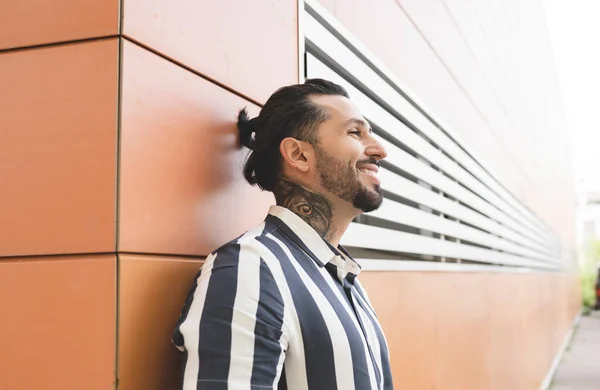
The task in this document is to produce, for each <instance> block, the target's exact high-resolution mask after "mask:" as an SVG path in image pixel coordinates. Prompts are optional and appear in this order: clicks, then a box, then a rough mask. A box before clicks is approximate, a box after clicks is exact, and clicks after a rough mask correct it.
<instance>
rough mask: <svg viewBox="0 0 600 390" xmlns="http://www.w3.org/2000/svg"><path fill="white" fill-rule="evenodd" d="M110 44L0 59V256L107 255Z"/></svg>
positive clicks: (112, 162) (110, 224)
mask: <svg viewBox="0 0 600 390" xmlns="http://www.w3.org/2000/svg"><path fill="white" fill-rule="evenodd" d="M117 48H118V47H117V40H116V39H108V40H102V41H95V42H89V43H80V44H69V45H59V46H52V47H46V48H40V49H29V50H20V51H14V52H4V53H2V54H0V91H7V92H9V93H4V94H2V95H0V107H2V115H0V129H2V131H0V183H4V184H3V185H2V191H0V237H1V238H0V256H16V255H37V254H62V253H81V252H88V253H89V252H109V251H114V250H115V181H116V138H117V137H116V124H117V70H118V60H117ZM6 183H8V184H6Z"/></svg>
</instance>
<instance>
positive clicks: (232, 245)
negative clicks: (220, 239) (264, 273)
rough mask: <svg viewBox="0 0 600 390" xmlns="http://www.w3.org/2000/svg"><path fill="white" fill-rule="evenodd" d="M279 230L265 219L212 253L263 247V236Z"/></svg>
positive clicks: (219, 253)
mask: <svg viewBox="0 0 600 390" xmlns="http://www.w3.org/2000/svg"><path fill="white" fill-rule="evenodd" d="M275 230H277V227H275V226H274V225H273V224H271V223H269V222H268V221H265V222H263V223H261V224H259V225H257V226H255V227H254V228H252V229H250V230H247V231H246V232H244V233H243V234H241V235H239V236H238V237H236V238H234V239H232V240H230V241H229V242H226V243H225V244H223V245H221V246H220V247H218V248H217V249H215V250H214V251H213V252H212V253H211V255H217V254H218V255H225V254H227V253H239V251H240V250H241V249H242V248H243V249H244V250H258V249H259V248H261V247H262V244H261V242H260V241H261V238H263V237H265V236H266V235H268V234H270V233H272V232H274V231H275Z"/></svg>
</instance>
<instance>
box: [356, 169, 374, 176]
mask: <svg viewBox="0 0 600 390" xmlns="http://www.w3.org/2000/svg"><path fill="white" fill-rule="evenodd" d="M359 171H360V172H362V173H366V174H367V175H369V176H373V177H377V171H374V170H372V169H367V168H360V169H359Z"/></svg>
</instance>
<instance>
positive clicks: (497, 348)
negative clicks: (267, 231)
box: [0, 0, 579, 390]
mask: <svg viewBox="0 0 600 390" xmlns="http://www.w3.org/2000/svg"><path fill="white" fill-rule="evenodd" d="M4 8H5V9H4V10H3V12H2V14H0V107H1V108H2V115H0V156H1V157H0V161H1V162H2V163H1V164H0V183H2V187H1V188H2V191H1V192H0V229H1V235H0V305H1V306H2V307H3V311H2V321H1V322H0V346H1V348H0V371H1V372H0V374H1V375H0V388H2V389H15V390H21V389H32V388H39V389H46V388H47V389H58V388H61V389H69V390H70V389H90V390H95V389H111V388H118V389H120V390H138V389H144V390H164V389H175V388H177V386H178V383H179V375H180V372H181V361H180V359H181V357H180V355H179V353H178V352H177V351H176V349H175V348H174V347H173V346H172V345H171V341H170V336H171V332H172V330H173V327H174V325H175V322H176V321H177V318H178V314H179V310H180V309H181V307H182V305H183V300H184V298H185V294H186V293H187V291H188V289H189V288H190V285H191V283H192V280H193V279H194V276H195V274H196V273H197V271H198V269H199V268H200V267H201V266H202V262H203V259H204V258H205V257H206V256H207V255H208V254H209V253H210V251H211V250H213V249H215V248H216V247H218V246H219V245H220V244H222V243H225V242H227V241H229V240H230V239H232V238H234V237H236V236H237V235H239V234H240V233H242V232H243V231H245V230H246V229H248V228H250V227H252V226H253V225H255V224H257V223H259V222H260V221H262V219H263V218H264V216H265V214H266V212H267V210H268V207H269V205H270V204H272V203H273V197H272V196H271V195H270V194H268V193H263V192H261V191H259V190H258V189H257V188H253V187H250V186H249V185H248V184H247V183H245V182H244V180H243V177H242V175H241V167H242V164H243V161H244V158H245V156H246V154H247V151H246V150H244V149H240V148H239V147H238V139H237V130H236V126H235V119H236V114H237V112H238V110H239V109H241V108H243V107H247V108H248V109H249V111H250V112H251V114H256V113H257V112H258V111H259V110H260V106H261V104H263V103H264V102H265V100H266V99H267V98H268V96H269V95H270V94H271V93H272V92H273V91H274V90H276V89H277V88H278V87H280V86H283V85H286V84H291V83H296V82H301V81H302V80H303V79H304V78H306V77H323V78H328V79H331V80H333V81H336V82H338V83H340V84H342V85H344V86H345V87H346V88H347V89H348V90H349V92H350V95H351V98H352V99H353V100H354V101H355V102H356V103H357V104H358V106H359V108H360V109H361V111H362V112H363V113H364V115H365V117H366V118H367V119H368V120H369V121H370V122H371V124H372V126H373V128H374V129H375V134H376V135H377V137H378V139H379V140H381V142H382V143H384V144H385V146H386V147H387V149H388V152H389V157H388V159H387V162H386V163H385V164H384V166H383V169H382V179H383V180H382V181H383V183H384V184H383V189H384V190H385V197H386V200H385V201H384V206H383V207H382V209H380V210H378V211H377V212H374V213H371V214H370V215H366V216H363V217H360V218H359V219H358V220H357V221H356V222H354V223H353V224H352V225H351V227H350V229H349V230H348V232H347V234H346V235H345V237H344V241H343V244H344V245H346V246H347V247H348V248H349V249H350V250H351V251H352V253H353V254H354V256H355V257H357V258H358V259H359V262H361V264H362V265H363V268H364V269H365V272H363V273H361V275H360V278H361V281H362V283H363V284H364V285H365V286H366V288H367V289H368V291H369V294H370V298H371V301H372V302H373V304H374V306H375V308H376V310H377V312H378V316H379V319H380V321H381V323H382V325H383V327H384V330H385V332H386V336H387V338H388V343H389V345H390V354H391V361H392V369H393V376H394V382H395V386H396V388H398V389H430V388H437V389H444V390H446V389H460V390H465V389H469V390H470V389H473V390H480V389H502V390H503V389H538V388H540V386H542V385H543V384H544V381H545V380H546V378H547V374H548V372H549V370H550V368H551V366H552V363H553V360H554V358H555V357H556V355H557V353H558V352H559V350H560V348H561V345H562V343H563V341H564V339H565V336H566V335H567V334H568V332H569V330H570V328H571V324H572V321H573V319H574V318H575V316H576V314H577V312H578V311H579V285H578V281H577V276H576V273H575V268H574V264H575V258H574V255H573V253H574V250H575V246H576V239H575V200H576V196H575V193H574V185H573V179H572V173H571V171H570V166H571V163H570V159H571V157H570V155H569V139H568V135H567V129H566V124H565V120H564V116H563V114H562V112H563V111H562V107H561V102H560V94H559V91H558V86H557V83H556V79H555V77H554V69H553V64H552V53H551V49H550V45H549V42H548V34H547V29H546V26H545V19H544V13H543V9H542V7H541V5H540V3H539V2H537V1H532V0H527V1H510V2H500V1H483V2H482V1H478V2H476V1H468V0H460V1H448V0H428V1H414V0H396V1H395V0H376V1H368V0H322V1H315V0H307V1H299V2H296V1H288V0H282V1H266V0H258V1H252V2H250V1H240V0H227V1H212V0H211V1H201V2H192V1H184V0H177V1H170V2H167V1H166V0H156V1H153V2H146V1H141V0H121V1H117V0H82V1H78V2H75V3H74V2H67V1H65V0H59V1H54V2H52V3H49V2H44V1H39V0H32V1H29V2H13V3H12V4H10V5H8V6H6V7H4Z"/></svg>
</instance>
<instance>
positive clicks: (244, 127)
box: [237, 108, 256, 149]
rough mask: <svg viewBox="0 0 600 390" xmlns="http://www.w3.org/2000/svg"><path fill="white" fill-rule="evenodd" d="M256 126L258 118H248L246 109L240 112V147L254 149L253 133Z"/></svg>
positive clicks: (238, 125)
mask: <svg viewBox="0 0 600 390" xmlns="http://www.w3.org/2000/svg"><path fill="white" fill-rule="evenodd" d="M255 125H256V118H254V119H250V118H249V117H248V111H246V109H245V108H243V109H242V110H240V112H239V114H238V121H237V127H238V130H239V132H240V145H241V146H245V147H247V148H248V149H252V143H253V142H252V141H254V139H253V137H252V133H254V130H255V127H256V126H255Z"/></svg>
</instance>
